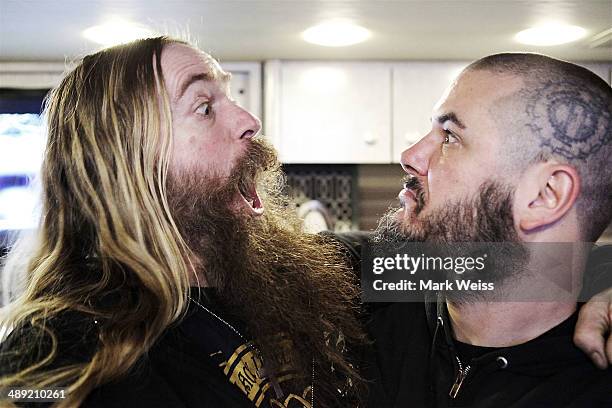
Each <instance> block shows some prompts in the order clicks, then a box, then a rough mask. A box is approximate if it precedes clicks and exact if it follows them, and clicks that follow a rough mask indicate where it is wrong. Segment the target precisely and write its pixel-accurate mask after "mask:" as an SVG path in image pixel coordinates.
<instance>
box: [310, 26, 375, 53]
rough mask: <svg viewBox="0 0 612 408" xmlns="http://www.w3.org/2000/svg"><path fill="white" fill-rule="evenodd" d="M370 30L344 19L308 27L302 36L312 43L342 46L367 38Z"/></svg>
mask: <svg viewBox="0 0 612 408" xmlns="http://www.w3.org/2000/svg"><path fill="white" fill-rule="evenodd" d="M369 37H370V31H368V30H367V29H365V28H363V27H360V26H358V25H355V24H352V23H349V22H346V21H329V22H326V23H323V24H319V25H317V26H314V27H310V28H309V29H308V30H306V31H304V32H303V33H302V38H303V39H304V40H305V41H307V42H309V43H312V44H317V45H323V46H325V47H344V46H347V45H353V44H357V43H360V42H363V41H365V40H367V39H368V38H369Z"/></svg>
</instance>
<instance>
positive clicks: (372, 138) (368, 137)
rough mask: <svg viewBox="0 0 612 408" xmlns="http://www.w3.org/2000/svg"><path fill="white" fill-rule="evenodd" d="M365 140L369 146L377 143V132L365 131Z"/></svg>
mask: <svg viewBox="0 0 612 408" xmlns="http://www.w3.org/2000/svg"><path fill="white" fill-rule="evenodd" d="M363 141H364V142H365V144H367V145H368V146H372V145H375V144H376V142H377V141H378V138H377V137H376V134H375V133H374V132H365V134H364V135H363Z"/></svg>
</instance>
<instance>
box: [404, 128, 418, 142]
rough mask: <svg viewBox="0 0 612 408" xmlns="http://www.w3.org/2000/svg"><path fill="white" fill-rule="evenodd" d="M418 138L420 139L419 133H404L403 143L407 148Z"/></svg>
mask: <svg viewBox="0 0 612 408" xmlns="http://www.w3.org/2000/svg"><path fill="white" fill-rule="evenodd" d="M420 138H421V135H420V133H419V132H415V131H410V132H406V133H404V141H405V142H406V144H407V145H408V146H410V145H412V144H413V143H415V142H416V141H417V140H419V139H420Z"/></svg>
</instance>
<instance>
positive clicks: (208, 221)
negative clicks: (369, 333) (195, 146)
mask: <svg viewBox="0 0 612 408" xmlns="http://www.w3.org/2000/svg"><path fill="white" fill-rule="evenodd" d="M254 180H256V181H257V184H258V191H259V192H260V195H261V196H262V201H263V202H264V203H265V213H264V215H262V216H261V217H256V218H253V217H249V216H244V215H237V214H235V213H234V212H233V211H232V210H230V209H229V206H228V203H229V202H230V200H232V199H234V198H235V192H236V188H237V186H238V184H239V183H246V184H248V183H251V182H252V181H254ZM283 185H284V183H283V177H282V173H281V171H280V165H279V163H278V161H277V159H276V154H275V152H274V150H273V149H272V148H271V147H270V146H269V145H268V144H267V143H264V142H261V141H254V142H253V143H252V145H251V146H250V147H249V149H248V151H247V153H246V154H245V159H244V160H242V161H241V162H240V164H239V165H238V166H237V167H236V169H234V171H233V173H232V175H231V177H230V178H229V181H228V180H224V181H222V180H219V179H213V180H210V179H202V177H201V176H200V177H198V175H197V174H195V173H183V174H181V175H180V179H179V178H178V177H174V178H173V179H171V180H170V182H169V185H168V199H169V202H170V206H171V209H172V212H173V215H174V218H175V220H176V222H177V225H178V227H179V230H180V232H181V234H182V236H183V237H184V239H185V240H186V242H187V244H188V246H189V247H190V249H191V250H192V251H193V253H194V254H195V255H196V256H197V258H198V259H199V260H200V263H199V265H198V269H199V272H200V273H201V274H202V275H203V276H204V277H205V279H206V281H207V283H208V284H209V285H210V286H213V287H215V288H216V291H217V294H218V298H219V299H220V302H221V303H222V305H221V306H223V308H224V309H226V310H228V311H229V312H230V313H231V314H232V315H233V316H235V317H237V318H238V319H240V320H241V321H243V322H244V323H245V325H246V328H247V330H248V333H249V334H250V336H252V337H253V339H254V340H255V341H256V343H257V344H258V348H259V349H260V352H261V353H262V357H263V359H264V361H265V362H266V369H268V370H271V372H277V371H278V370H279V368H280V365H281V364H282V362H279V361H278V359H277V355H278V344H277V343H276V342H275V341H273V340H272V339H273V338H275V337H276V336H277V335H278V334H280V333H282V334H284V335H286V336H288V338H289V339H290V340H291V342H292V345H293V355H292V356H291V357H292V360H293V365H294V368H295V369H296V370H297V372H298V373H300V374H301V379H300V380H298V382H302V384H300V385H301V386H303V387H304V388H305V387H307V386H309V385H311V384H310V382H311V371H312V363H313V361H314V362H315V366H316V367H317V369H316V373H317V375H316V384H315V389H316V390H317V391H316V397H315V398H316V400H317V404H318V405H320V406H324V407H325V406H337V405H339V404H340V403H339V402H338V390H346V391H347V393H349V394H351V393H354V394H357V393H359V391H360V387H359V386H358V384H360V379H359V376H358V375H357V373H356V371H355V370H354V369H353V367H352V365H351V364H350V362H349V360H348V358H347V353H346V351H347V350H346V348H347V347H348V348H350V347H351V346H358V345H360V344H361V343H363V342H364V339H365V336H364V334H363V332H362V329H361V326H360V324H359V322H358V319H357V315H358V310H359V303H358V302H359V292H358V288H357V284H356V280H357V275H356V274H355V273H354V272H352V270H351V269H350V268H349V267H348V266H347V262H346V259H345V258H344V255H343V250H342V249H341V248H340V247H339V245H338V244H337V243H335V242H333V241H332V240H330V239H329V238H325V237H322V236H317V235H309V234H305V233H303V232H301V229H300V225H301V223H300V222H299V220H298V219H297V217H296V216H295V215H294V214H293V212H292V211H290V210H289V209H288V208H289V206H288V205H287V202H286V199H285V198H284V196H283V194H282V187H283ZM332 366H333V370H332ZM347 384H352V386H351V387H347ZM353 397H356V396H353Z"/></svg>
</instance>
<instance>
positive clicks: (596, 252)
mask: <svg viewBox="0 0 612 408" xmlns="http://www.w3.org/2000/svg"><path fill="white" fill-rule="evenodd" d="M610 287H612V245H600V246H595V247H594V248H593V250H592V251H591V253H590V254H589V260H588V262H587V267H586V272H585V274H584V287H583V288H582V293H581V294H580V298H581V299H590V298H591V297H593V296H594V295H596V294H598V293H599V292H601V291H603V290H606V289H609V288H610Z"/></svg>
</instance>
